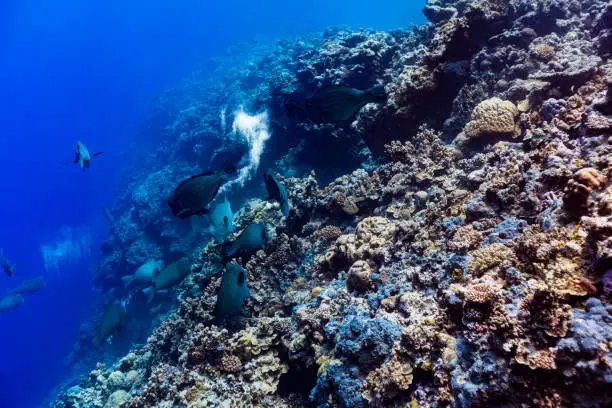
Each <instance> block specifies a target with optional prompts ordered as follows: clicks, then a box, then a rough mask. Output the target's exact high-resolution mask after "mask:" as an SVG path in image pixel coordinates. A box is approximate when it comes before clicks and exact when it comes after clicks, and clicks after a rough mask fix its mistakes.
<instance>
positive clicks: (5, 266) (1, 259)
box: [0, 249, 17, 278]
mask: <svg viewBox="0 0 612 408" xmlns="http://www.w3.org/2000/svg"><path fill="white" fill-rule="evenodd" d="M0 263H1V264H2V270H4V273H6V274H7V276H8V277H9V278H12V277H13V275H14V274H15V269H16V268H17V265H15V264H11V263H10V262H9V260H8V259H6V256H4V249H0Z"/></svg>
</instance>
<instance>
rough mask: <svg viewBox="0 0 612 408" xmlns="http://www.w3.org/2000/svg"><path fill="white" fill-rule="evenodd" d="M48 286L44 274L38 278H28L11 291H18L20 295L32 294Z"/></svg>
mask: <svg viewBox="0 0 612 408" xmlns="http://www.w3.org/2000/svg"><path fill="white" fill-rule="evenodd" d="M45 286H47V283H46V282H45V279H44V278H43V277H42V276H38V277H36V278H31V279H26V280H24V281H23V282H21V283H20V284H19V285H17V287H15V288H13V289H11V290H10V291H9V293H17V294H20V295H30V294H32V293H36V292H38V291H39V290H41V289H42V288H44V287H45Z"/></svg>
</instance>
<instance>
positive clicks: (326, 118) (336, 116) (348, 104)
mask: <svg viewBox="0 0 612 408" xmlns="http://www.w3.org/2000/svg"><path fill="white" fill-rule="evenodd" d="M386 98H387V94H386V93H385V88H384V86H382V85H376V86H374V87H372V88H370V89H367V90H365V91H363V90H359V89H355V88H351V87H348V86H345V85H332V86H328V87H325V88H320V89H318V90H317V91H316V92H315V93H314V95H312V96H311V97H310V98H308V99H307V100H306V106H305V110H306V113H307V114H308V117H309V118H310V120H312V121H313V122H315V123H335V122H342V121H345V120H347V119H349V118H351V117H352V116H353V115H354V114H355V113H357V112H358V111H359V110H360V109H361V108H363V107H364V106H365V105H367V104H368V103H371V102H376V103H381V102H384V101H385V100H386Z"/></svg>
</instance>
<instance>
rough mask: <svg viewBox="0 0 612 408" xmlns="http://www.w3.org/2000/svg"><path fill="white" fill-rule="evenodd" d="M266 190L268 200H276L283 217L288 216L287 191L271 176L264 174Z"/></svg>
mask: <svg viewBox="0 0 612 408" xmlns="http://www.w3.org/2000/svg"><path fill="white" fill-rule="evenodd" d="M264 181H265V183H266V190H268V200H276V201H278V203H279V204H280V206H281V211H282V212H283V215H284V216H285V217H288V216H289V209H290V208H291V207H290V205H289V198H288V196H287V189H286V188H285V186H283V185H282V184H281V183H280V182H279V181H278V180H277V179H276V177H274V176H273V175H272V174H269V173H267V172H266V173H264Z"/></svg>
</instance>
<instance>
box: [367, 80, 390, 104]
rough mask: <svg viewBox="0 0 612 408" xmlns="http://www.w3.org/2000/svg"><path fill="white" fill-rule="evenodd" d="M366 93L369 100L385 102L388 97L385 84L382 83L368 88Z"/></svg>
mask: <svg viewBox="0 0 612 408" xmlns="http://www.w3.org/2000/svg"><path fill="white" fill-rule="evenodd" d="M364 95H366V96H367V97H368V99H369V100H372V101H374V102H383V101H385V100H386V99H387V91H385V86H384V85H381V84H378V85H374V86H373V87H371V88H370V89H368V90H366V91H365V92H364Z"/></svg>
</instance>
